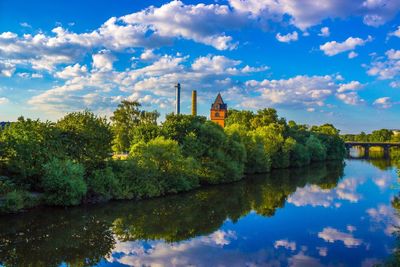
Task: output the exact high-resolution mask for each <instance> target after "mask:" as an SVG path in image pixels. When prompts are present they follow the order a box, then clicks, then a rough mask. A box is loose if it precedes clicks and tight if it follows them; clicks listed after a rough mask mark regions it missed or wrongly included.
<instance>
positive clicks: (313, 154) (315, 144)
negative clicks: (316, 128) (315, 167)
mask: <svg viewBox="0 0 400 267" xmlns="http://www.w3.org/2000/svg"><path fill="white" fill-rule="evenodd" d="M306 146H307V149H308V151H309V152H310V159H311V161H323V160H325V159H326V147H325V146H324V145H323V144H322V143H321V141H320V140H319V139H318V138H317V137H316V136H315V135H311V136H310V137H309V138H308V139H307V142H306Z"/></svg>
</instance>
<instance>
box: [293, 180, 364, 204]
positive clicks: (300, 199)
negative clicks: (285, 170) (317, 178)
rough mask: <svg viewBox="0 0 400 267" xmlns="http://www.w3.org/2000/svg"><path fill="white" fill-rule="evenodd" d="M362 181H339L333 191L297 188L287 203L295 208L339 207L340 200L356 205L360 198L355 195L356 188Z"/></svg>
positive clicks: (308, 186)
mask: <svg viewBox="0 0 400 267" xmlns="http://www.w3.org/2000/svg"><path fill="white" fill-rule="evenodd" d="M362 183H363V181H362V179H361V180H360V179H353V178H350V179H346V180H343V181H341V182H340V183H339V184H338V186H337V187H336V188H334V189H323V188H321V187H319V186H317V185H307V186H305V187H303V188H299V189H297V190H296V192H295V193H294V194H292V195H290V196H289V198H288V203H292V204H293V205H295V206H298V207H302V206H308V205H310V206H313V207H316V206H322V207H325V208H328V207H340V206H341V204H342V200H346V201H349V202H353V203H356V202H358V201H359V199H360V198H361V195H360V194H358V193H357V187H358V186H359V185H360V184H362Z"/></svg>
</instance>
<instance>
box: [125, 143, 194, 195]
mask: <svg viewBox="0 0 400 267" xmlns="http://www.w3.org/2000/svg"><path fill="white" fill-rule="evenodd" d="M130 158H131V159H133V160H135V161H136V162H137V165H138V167H139V168H140V169H141V170H142V171H143V172H142V173H143V178H142V179H141V181H143V184H142V185H140V187H141V191H143V192H139V194H141V196H142V194H143V196H150V197H153V196H159V195H164V194H166V193H177V192H180V191H187V190H190V189H192V188H195V187H197V186H198V177H197V172H198V170H197V168H196V166H197V163H196V162H195V160H194V159H193V158H185V157H184V156H183V155H182V152H181V149H180V147H179V145H178V143H177V142H176V141H173V140H168V139H165V138H164V137H157V138H156V139H153V140H150V141H149V142H148V143H145V142H139V143H137V144H135V145H133V146H132V149H131V152H130ZM149 181H150V183H149Z"/></svg>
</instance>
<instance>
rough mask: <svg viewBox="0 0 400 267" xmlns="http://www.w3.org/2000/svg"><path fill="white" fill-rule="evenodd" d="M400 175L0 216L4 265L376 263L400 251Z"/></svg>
mask: <svg viewBox="0 0 400 267" xmlns="http://www.w3.org/2000/svg"><path fill="white" fill-rule="evenodd" d="M399 191H400V190H399V189H398V186H397V174H396V169H395V168H394V167H391V165H390V163H389V162H386V161H383V160H374V161H364V160H355V159H351V160H346V161H345V163H338V162H328V163H323V164H316V165H312V166H310V167H307V168H301V169H290V170H278V171H274V172H272V173H270V174H266V175H256V176H252V177H248V178H247V179H245V180H243V181H241V182H238V183H234V184H227V185H219V186H212V187H207V188H202V189H199V190H196V191H193V192H190V193H185V194H181V195H173V196H168V197H164V198H158V199H151V200H145V201H137V202H136V201H122V202H110V203H108V204H98V205H91V206H85V207H76V208H70V209H57V208H38V209H34V210H31V211H28V212H25V213H22V214H16V215H8V216H3V217H0V266H46V267H47V266H327V265H328V266H338V265H339V266H373V265H374V264H377V263H387V262H392V263H393V260H395V259H394V255H393V251H394V250H395V249H396V247H397V246H399V244H400V241H399V240H398V239H397V238H396V234H395V233H396V229H397V228H396V227H397V226H400V217H398V216H397V213H396V209H395V208H396V207H397V208H399V207H400V205H399V203H400V202H398V201H395V200H394V197H395V196H397V195H398V194H399Z"/></svg>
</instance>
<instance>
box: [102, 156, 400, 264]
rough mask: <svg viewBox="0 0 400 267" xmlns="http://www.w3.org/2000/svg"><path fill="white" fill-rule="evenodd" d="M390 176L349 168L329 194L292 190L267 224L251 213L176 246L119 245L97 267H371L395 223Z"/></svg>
mask: <svg viewBox="0 0 400 267" xmlns="http://www.w3.org/2000/svg"><path fill="white" fill-rule="evenodd" d="M394 182H396V173H395V172H394V171H393V170H388V171H381V170H378V169H377V168H375V167H373V166H372V165H369V164H368V163H366V162H361V161H349V162H348V163H347V166H346V168H345V177H344V178H343V179H342V180H340V181H339V183H338V186H337V187H336V188H334V189H330V190H326V189H321V188H319V187H318V186H316V185H306V186H305V187H303V188H298V189H297V190H296V192H294V193H293V194H292V195H291V196H290V197H289V198H288V204H286V205H285V207H284V208H281V209H278V210H277V212H276V214H275V215H274V216H273V217H263V216H260V215H257V214H255V213H249V214H248V215H247V216H245V217H243V218H242V219H240V220H239V221H238V222H236V223H233V222H232V221H230V220H227V221H226V222H225V223H224V225H222V226H221V228H220V229H219V230H217V231H215V232H214V233H212V234H210V235H207V236H201V237H197V238H193V239H189V240H186V241H182V242H176V243H166V242H163V241H148V242H146V241H137V242H119V243H117V244H116V247H115V248H114V250H113V253H112V255H111V257H109V258H108V259H107V261H103V262H102V263H101V264H100V265H112V266H114V265H115V266H125V265H127V266H326V265H344V266H373V265H374V264H376V263H377V262H379V261H381V260H382V259H384V258H386V257H387V256H388V253H390V251H391V250H392V249H393V242H394V240H393V237H392V236H391V235H390V234H391V233H392V232H393V229H394V226H395V225H398V226H400V219H399V218H398V217H397V216H396V214H395V213H394V210H393V208H392V207H391V205H390V200H391V198H392V197H393V195H394V194H396V190H394V189H392V187H391V185H393V183H394Z"/></svg>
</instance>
